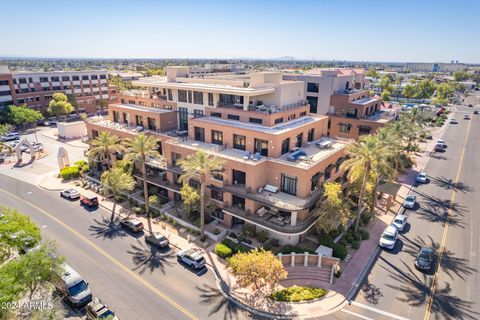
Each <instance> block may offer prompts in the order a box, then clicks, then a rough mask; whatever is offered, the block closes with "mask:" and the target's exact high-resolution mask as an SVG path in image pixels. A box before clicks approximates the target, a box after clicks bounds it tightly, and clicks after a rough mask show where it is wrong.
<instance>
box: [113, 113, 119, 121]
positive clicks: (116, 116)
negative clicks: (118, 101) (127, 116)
mask: <svg viewBox="0 0 480 320" xmlns="http://www.w3.org/2000/svg"><path fill="white" fill-rule="evenodd" d="M118 118H119V112H118V111H113V122H118Z"/></svg>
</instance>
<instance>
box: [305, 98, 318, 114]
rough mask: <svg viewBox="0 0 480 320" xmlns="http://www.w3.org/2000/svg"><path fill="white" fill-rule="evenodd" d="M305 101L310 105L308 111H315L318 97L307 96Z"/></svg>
mask: <svg viewBox="0 0 480 320" xmlns="http://www.w3.org/2000/svg"><path fill="white" fill-rule="evenodd" d="M307 102H308V104H309V105H310V113H317V104H318V98H317V97H309V96H307Z"/></svg>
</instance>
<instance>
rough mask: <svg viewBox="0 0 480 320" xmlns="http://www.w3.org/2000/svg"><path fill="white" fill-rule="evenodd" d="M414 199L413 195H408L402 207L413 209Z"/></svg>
mask: <svg viewBox="0 0 480 320" xmlns="http://www.w3.org/2000/svg"><path fill="white" fill-rule="evenodd" d="M415 202H416V197H415V196H414V195H413V194H409V195H407V196H406V197H405V200H403V206H404V207H405V208H407V209H413V207H415Z"/></svg>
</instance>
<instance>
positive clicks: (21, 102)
mask: <svg viewBox="0 0 480 320" xmlns="http://www.w3.org/2000/svg"><path fill="white" fill-rule="evenodd" d="M17 103H18V104H24V103H25V99H17Z"/></svg>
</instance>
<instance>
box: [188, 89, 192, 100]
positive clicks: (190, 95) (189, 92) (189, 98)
mask: <svg viewBox="0 0 480 320" xmlns="http://www.w3.org/2000/svg"><path fill="white" fill-rule="evenodd" d="M188 103H192V91H190V90H188Z"/></svg>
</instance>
